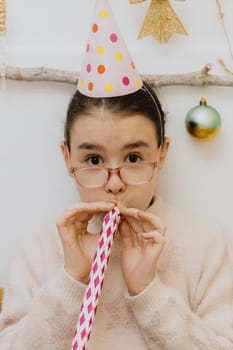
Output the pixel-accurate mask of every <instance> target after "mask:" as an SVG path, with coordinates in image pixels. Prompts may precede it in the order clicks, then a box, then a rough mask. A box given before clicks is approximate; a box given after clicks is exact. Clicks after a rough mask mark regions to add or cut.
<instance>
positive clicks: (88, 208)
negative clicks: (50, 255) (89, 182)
mask: <svg viewBox="0 0 233 350" xmlns="http://www.w3.org/2000/svg"><path fill="white" fill-rule="evenodd" d="M114 206H115V204H114V203H106V202H96V203H79V204H77V205H73V206H71V207H70V208H68V209H67V210H66V211H65V212H64V214H63V215H62V216H61V218H60V219H59V220H58V221H57V229H58V232H59V235H60V238H61V242H62V247H63V251H64V264H65V266H64V267H65V270H66V272H67V273H68V274H69V275H70V276H71V277H73V278H74V279H76V280H78V281H80V282H82V283H87V280H88V277H89V274H90V270H91V265H92V260H93V257H94V254H95V251H96V248H97V244H98V240H99V232H96V234H92V233H89V232H88V231H87V226H88V222H89V220H90V219H91V218H92V217H93V215H94V214H99V213H103V214H105V213H106V212H108V211H110V210H111V209H113V208H114Z"/></svg>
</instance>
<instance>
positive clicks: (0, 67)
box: [0, 0, 7, 89]
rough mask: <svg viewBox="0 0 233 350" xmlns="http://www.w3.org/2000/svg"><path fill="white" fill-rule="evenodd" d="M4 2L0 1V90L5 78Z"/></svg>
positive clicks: (5, 26)
mask: <svg viewBox="0 0 233 350" xmlns="http://www.w3.org/2000/svg"><path fill="white" fill-rule="evenodd" d="M6 33H7V23H6V0H0V79H1V86H2V89H5V77H6V52H7V50H6Z"/></svg>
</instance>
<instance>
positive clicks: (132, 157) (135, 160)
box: [127, 153, 142, 163]
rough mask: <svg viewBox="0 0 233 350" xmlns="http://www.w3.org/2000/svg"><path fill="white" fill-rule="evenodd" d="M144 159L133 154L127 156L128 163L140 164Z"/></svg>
mask: <svg viewBox="0 0 233 350" xmlns="http://www.w3.org/2000/svg"><path fill="white" fill-rule="evenodd" d="M141 159H142V158H141V157H140V156H139V155H138V154H136V153H131V154H129V155H128V156H127V161H128V162H129V163H138V162H139V161H140V160H141Z"/></svg>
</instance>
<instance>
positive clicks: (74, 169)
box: [69, 160, 158, 188]
mask: <svg viewBox="0 0 233 350" xmlns="http://www.w3.org/2000/svg"><path fill="white" fill-rule="evenodd" d="M144 165H146V166H150V167H152V168H153V171H152V174H151V177H150V178H149V179H148V180H147V181H142V182H140V183H137V184H130V183H128V182H125V181H124V180H123V179H122V176H121V169H122V168H130V167H131V165H123V166H121V167H118V168H108V167H95V168H94V169H101V170H103V169H104V170H107V172H108V176H107V178H106V181H105V183H104V184H103V185H101V186H99V185H96V186H86V185H83V184H81V183H80V181H79V180H78V178H77V174H76V172H77V171H78V170H80V169H89V170H90V168H89V167H86V166H84V167H70V169H69V171H70V173H71V174H73V175H74V178H75V180H76V181H77V183H78V184H79V185H80V186H82V187H86V188H101V187H104V186H106V184H107V183H108V181H109V179H110V176H111V175H112V174H117V175H118V176H119V177H120V179H121V181H122V182H123V183H124V184H126V185H133V186H137V185H144V184H146V183H148V182H150V180H151V179H152V177H153V175H154V170H155V169H156V168H157V167H158V161H157V160H156V161H154V162H145V163H140V166H142V167H143V166H144ZM132 166H133V164H132Z"/></svg>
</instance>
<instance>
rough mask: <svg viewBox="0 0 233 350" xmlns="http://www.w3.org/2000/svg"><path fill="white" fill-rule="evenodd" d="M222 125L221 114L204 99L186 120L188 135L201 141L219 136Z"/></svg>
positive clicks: (191, 110) (188, 114) (189, 113)
mask: <svg viewBox="0 0 233 350" xmlns="http://www.w3.org/2000/svg"><path fill="white" fill-rule="evenodd" d="M221 124H222V123H221V117H220V114H219V113H218V111H217V110H216V109H215V108H213V107H212V106H209V105H208V104H207V101H206V99H205V98H204V97H202V98H201V100H200V104H199V105H198V106H195V107H193V108H192V109H190V111H189V112H188V113H187V115H186V118H185V126H186V129H187V131H188V133H189V134H190V135H192V136H193V137H195V138H196V139H199V140H209V139H212V138H213V137H214V136H216V135H217V134H218V132H219V130H220V128H221Z"/></svg>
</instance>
